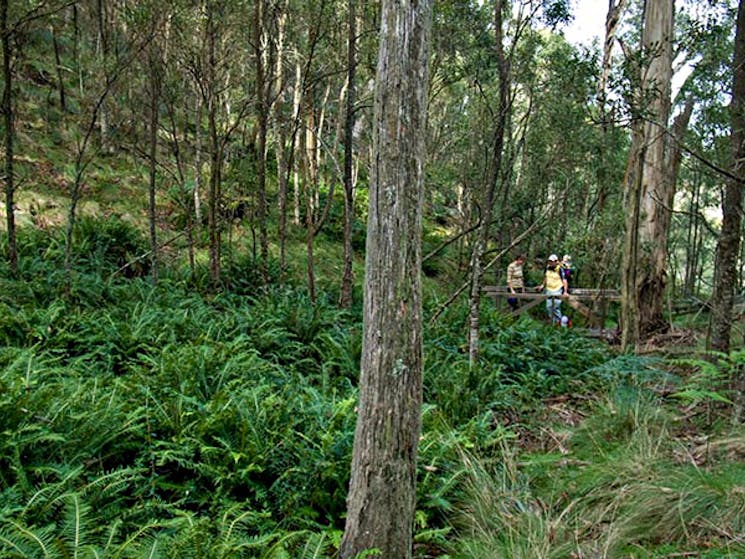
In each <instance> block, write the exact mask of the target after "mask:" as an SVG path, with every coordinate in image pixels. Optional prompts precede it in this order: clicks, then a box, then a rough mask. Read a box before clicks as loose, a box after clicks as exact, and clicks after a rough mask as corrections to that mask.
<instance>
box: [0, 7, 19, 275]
mask: <svg viewBox="0 0 745 559" xmlns="http://www.w3.org/2000/svg"><path fill="white" fill-rule="evenodd" d="M0 33H2V49H3V81H4V88H3V105H2V111H3V122H4V124H5V219H6V224H7V228H8V264H9V265H10V269H11V271H12V272H13V273H14V274H15V273H16V272H17V271H18V247H17V243H16V220H15V200H14V196H15V184H14V182H13V179H14V173H15V170H14V168H13V156H14V155H13V150H14V147H15V129H14V122H13V120H14V119H13V69H12V65H11V57H12V56H13V51H12V47H11V43H10V30H9V29H8V0H0Z"/></svg>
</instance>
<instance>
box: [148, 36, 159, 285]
mask: <svg viewBox="0 0 745 559" xmlns="http://www.w3.org/2000/svg"><path fill="white" fill-rule="evenodd" d="M154 48H157V46H156V45H151V53H150V138H149V144H150V161H149V163H150V177H149V211H148V217H149V221H150V266H151V270H150V274H151V277H152V281H153V284H156V283H158V236H157V212H156V205H155V203H156V178H157V175H156V171H157V150H158V116H159V115H158V105H159V103H160V70H159V68H158V62H157V60H156V55H155V52H153V51H152V49H154Z"/></svg>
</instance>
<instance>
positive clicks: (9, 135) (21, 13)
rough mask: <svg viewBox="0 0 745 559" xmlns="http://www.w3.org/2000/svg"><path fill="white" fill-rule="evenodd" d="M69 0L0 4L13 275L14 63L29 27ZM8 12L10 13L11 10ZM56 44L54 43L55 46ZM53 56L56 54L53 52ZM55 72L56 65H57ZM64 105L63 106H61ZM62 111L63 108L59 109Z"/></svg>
mask: <svg viewBox="0 0 745 559" xmlns="http://www.w3.org/2000/svg"><path fill="white" fill-rule="evenodd" d="M71 3H72V0H57V1H48V2H34V3H28V2H13V3H10V2H8V0H0V50H1V51H2V57H3V69H2V76H3V93H2V101H1V102H0V111H2V113H3V129H4V130H3V145H4V148H5V165H4V171H5V177H4V182H5V219H6V228H7V232H8V264H9V265H10V269H11V271H12V272H13V273H15V272H17V270H18V247H17V243H16V222H15V194H16V184H15V165H14V158H15V104H14V77H15V62H16V61H17V59H18V56H19V54H20V52H19V49H20V48H21V46H22V45H23V42H24V41H23V38H24V37H23V36H24V34H25V33H26V32H27V30H28V28H29V26H31V25H35V24H37V23H39V22H41V24H42V25H44V24H46V22H47V21H48V20H49V19H50V18H51V17H53V16H54V15H55V14H56V13H58V12H60V11H62V10H64V9H65V8H66V7H68V6H69V5H70V4H71ZM11 8H12V9H11ZM55 44H56V43H55ZM55 52H56V51H55ZM57 66H58V68H59V63H58V64H57ZM62 105H64V102H63V103H62ZM62 108H64V106H63V107H62Z"/></svg>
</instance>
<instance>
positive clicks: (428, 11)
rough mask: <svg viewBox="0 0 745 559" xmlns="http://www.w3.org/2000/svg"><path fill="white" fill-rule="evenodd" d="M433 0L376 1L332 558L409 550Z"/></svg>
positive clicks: (406, 554) (404, 558)
mask: <svg viewBox="0 0 745 559" xmlns="http://www.w3.org/2000/svg"><path fill="white" fill-rule="evenodd" d="M431 19H432V1H431V0H411V1H410V2H396V1H394V0H383V2H382V6H381V32H380V34H381V37H380V47H379V48H380V50H379V55H378V67H377V79H376V82H375V103H374V120H373V162H372V168H371V181H370V199H369V212H368V222H367V246H366V266H365V299H364V309H363V313H364V314H363V351H362V360H361V378H360V402H359V414H358V417H357V428H356V431H355V439H354V453H353V457H352V476H351V481H350V489H349V495H348V498H347V522H346V527H345V531H344V537H343V539H342V543H341V549H340V557H341V558H342V559H348V558H350V557H354V556H355V555H356V554H358V553H360V552H362V551H364V550H367V549H377V550H379V551H380V556H381V557H389V558H396V559H408V558H410V557H411V556H412V541H413V536H412V532H413V521H414V511H415V498H416V458H417V445H418V442H419V435H420V432H421V404H422V300H421V259H422V249H421V231H422V192H423V180H424V160H425V145H424V143H425V142H424V140H425V119H426V105H427V84H428V82H429V79H428V57H429V52H428V51H429V35H430V28H431Z"/></svg>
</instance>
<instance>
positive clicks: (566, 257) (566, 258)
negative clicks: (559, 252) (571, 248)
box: [561, 254, 572, 262]
mask: <svg viewBox="0 0 745 559" xmlns="http://www.w3.org/2000/svg"><path fill="white" fill-rule="evenodd" d="M561 261H562V262H571V261H572V257H571V256H570V255H568V254H565V255H564V256H562V257H561Z"/></svg>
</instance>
